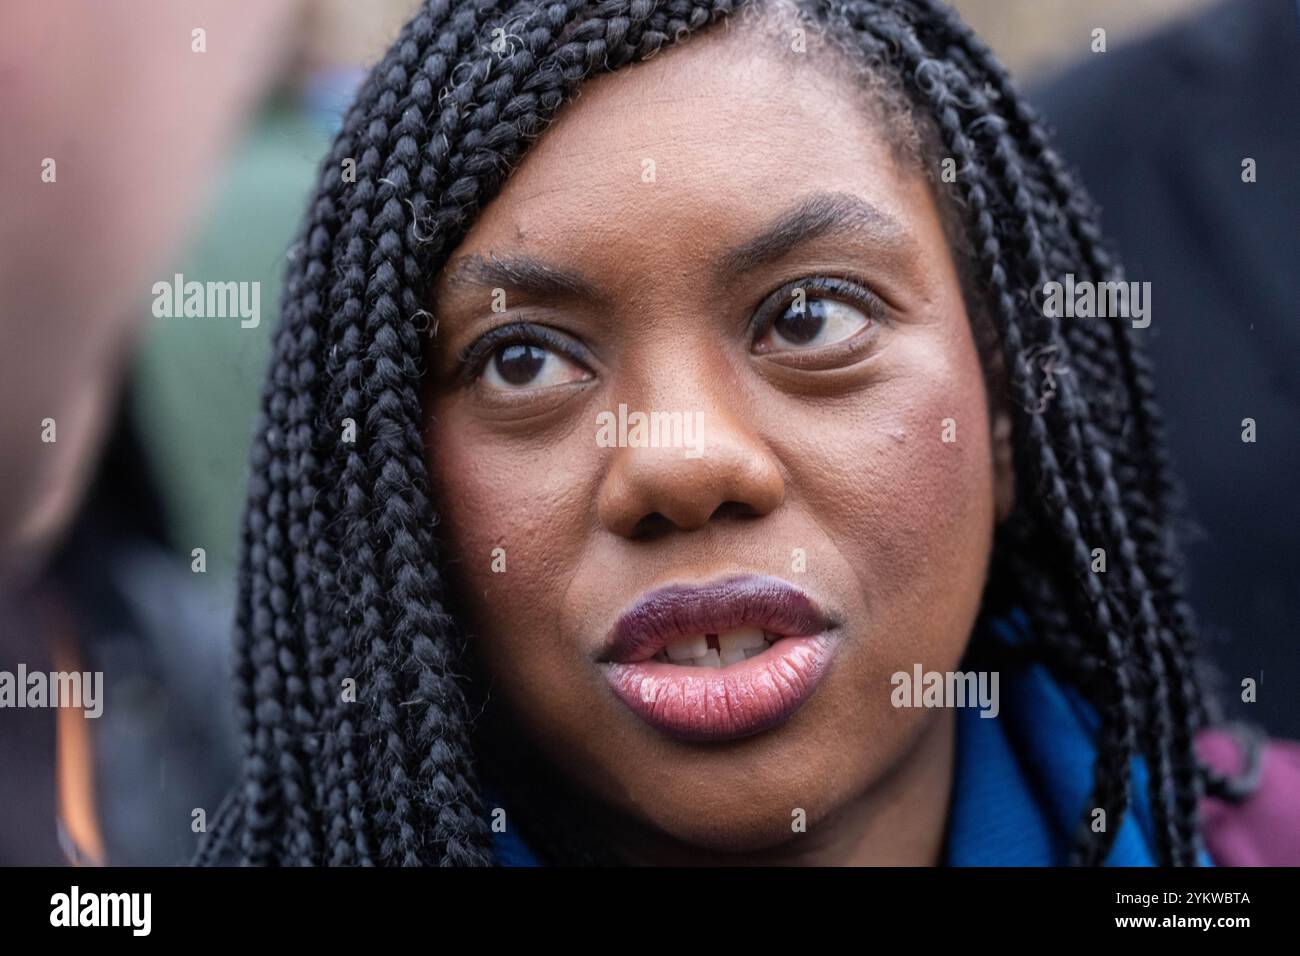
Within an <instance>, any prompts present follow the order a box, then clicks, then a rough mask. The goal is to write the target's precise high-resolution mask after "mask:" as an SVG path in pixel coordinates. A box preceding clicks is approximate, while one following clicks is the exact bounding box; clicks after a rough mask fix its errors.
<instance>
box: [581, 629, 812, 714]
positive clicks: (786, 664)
mask: <svg viewBox="0 0 1300 956" xmlns="http://www.w3.org/2000/svg"><path fill="white" fill-rule="evenodd" d="M830 657H831V640H830V637H829V636H828V635H826V634H817V635H814V636H812V637H786V638H782V639H781V640H779V641H777V642H776V643H775V644H773V645H772V646H771V647H769V648H768V649H767V650H765V651H764V652H763V653H762V654H758V655H756V656H754V657H751V658H749V659H748V660H744V661H739V662H737V663H735V664H730V665H728V666H727V667H689V666H687V667H683V666H681V665H678V664H665V663H664V662H662V661H639V662H637V663H635V664H619V663H606V664H603V665H601V666H602V667H603V668H604V671H605V677H606V679H607V680H608V681H609V683H610V686H611V687H612V688H613V689H614V693H615V694H617V695H618V697H619V699H620V700H622V701H623V703H625V704H627V706H628V707H629V708H631V710H632V712H633V713H634V714H636V715H637V716H638V717H640V718H641V719H642V720H644V721H645V722H646V723H648V724H650V725H651V726H652V727H656V728H658V729H659V730H662V731H664V732H665V733H668V734H671V735H672V736H674V737H678V738H680V739H682V740H730V739H732V738H735V737H747V736H749V735H750V734H756V733H760V732H761V731H764V730H768V729H770V728H772V727H775V726H777V725H778V724H781V723H784V722H785V721H786V720H788V719H789V718H790V716H791V715H792V714H793V713H794V712H795V711H796V710H798V709H799V708H800V707H802V706H803V704H804V702H805V701H806V700H808V698H809V697H811V696H812V693H813V691H815V690H816V689H817V685H818V684H819V683H821V679H822V678H823V677H824V676H825V674H826V665H827V664H828V663H829V662H830Z"/></svg>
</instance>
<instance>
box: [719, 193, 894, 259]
mask: <svg viewBox="0 0 1300 956" xmlns="http://www.w3.org/2000/svg"><path fill="white" fill-rule="evenodd" d="M843 232H854V233H858V234H859V235H862V236H863V237H864V238H866V239H868V240H869V241H871V242H873V243H878V244H881V245H891V246H901V245H902V244H903V243H904V241H905V240H906V237H907V231H906V230H905V229H904V228H903V226H902V224H901V223H899V222H898V220H896V219H894V218H893V217H892V216H890V215H889V214H887V213H886V212H884V211H883V210H881V209H880V208H878V207H876V206H873V205H872V204H871V203H869V202H867V201H866V200H865V199H863V198H861V197H860V196H855V195H853V194H852V193H845V192H820V193H813V194H812V195H810V196H807V197H806V198H804V199H803V200H802V201H801V202H799V203H798V204H797V205H795V206H794V207H793V208H791V209H789V210H788V211H786V212H785V213H783V214H782V215H780V216H778V217H777V219H776V220H775V221H774V222H773V223H772V225H770V226H768V228H766V229H765V230H763V232H762V233H760V234H759V235H757V236H755V237H754V238H753V239H750V240H749V241H747V242H745V243H744V244H742V245H740V246H738V247H737V248H735V249H732V250H730V251H728V252H725V253H723V254H722V255H721V256H720V257H719V259H718V269H719V271H720V272H722V273H726V272H751V271H753V270H754V269H757V268H759V267H760V266H764V265H767V264H769V263H772V262H775V261H776V260H778V259H780V258H781V257H782V256H785V255H787V254H788V253H789V252H790V251H791V250H793V249H794V248H795V247H797V246H799V245H801V244H803V243H806V242H811V241H812V240H814V239H817V238H820V237H822V236H825V235H830V234H835V233H843Z"/></svg>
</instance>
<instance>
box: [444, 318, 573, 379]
mask: <svg viewBox="0 0 1300 956" xmlns="http://www.w3.org/2000/svg"><path fill="white" fill-rule="evenodd" d="M506 345H536V346H540V347H542V348H547V349H550V350H551V351H553V352H558V353H559V354H561V355H563V356H564V357H565V358H568V359H571V360H572V361H574V362H576V363H577V364H578V365H581V366H583V367H584V368H587V367H588V366H589V363H588V360H587V351H586V350H585V349H583V348H582V347H581V346H579V345H578V344H577V343H576V342H575V341H574V340H573V339H571V338H570V337H569V336H567V335H564V334H563V333H561V332H557V331H556V330H555V329H552V328H549V327H548V326H545V325H536V324H534V323H532V322H511V323H509V324H507V325H499V326H497V327H496V328H494V329H489V330H488V331H487V332H485V333H483V335H482V336H480V337H479V338H478V339H476V340H475V341H474V342H472V343H470V345H469V346H467V347H466V348H465V349H463V350H462V351H461V353H460V355H459V357H458V359H457V364H458V365H459V376H460V378H461V379H462V381H464V382H465V383H469V382H472V381H473V380H475V379H477V378H478V377H479V376H480V375H482V374H483V369H484V367H485V366H486V365H487V363H488V360H489V359H491V358H492V356H493V355H494V354H495V353H496V351H497V349H500V348H502V347H503V346H506Z"/></svg>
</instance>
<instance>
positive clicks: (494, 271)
mask: <svg viewBox="0 0 1300 956" xmlns="http://www.w3.org/2000/svg"><path fill="white" fill-rule="evenodd" d="M847 232H852V233H857V234H859V235H861V236H863V237H864V238H866V239H867V240H869V241H871V242H873V243H877V244H881V245H890V246H896V247H897V246H902V245H903V244H904V242H905V241H906V238H907V231H906V230H905V229H904V228H903V226H902V224H901V223H899V222H898V220H896V219H894V218H893V217H892V216H890V215H888V214H887V213H885V212H884V211H883V210H881V209H879V208H878V207H876V206H874V205H872V204H871V203H869V202H867V201H866V200H865V199H862V198H861V197H859V196H855V195H853V194H852V193H846V192H818V193H813V194H811V195H809V196H806V197H804V199H802V200H800V201H799V202H798V203H797V204H795V205H794V206H793V207H791V208H790V209H788V210H787V211H786V212H784V213H782V214H781V215H780V216H778V217H777V218H776V219H775V220H774V221H773V222H772V224H771V225H769V226H768V227H767V228H766V229H764V230H763V231H762V232H761V233H759V234H758V235H757V236H755V237H753V238H752V239H749V240H746V241H745V242H744V243H742V244H741V245H739V246H737V247H735V248H732V249H729V250H727V251H726V252H724V253H722V254H721V255H719V256H718V257H717V259H716V261H715V269H716V272H717V273H718V275H719V276H723V277H725V276H727V275H729V274H731V273H738V272H739V273H743V272H752V271H753V270H754V269H757V268H759V267H760V266H764V265H767V264H769V263H772V262H775V261H777V260H779V259H780V258H781V257H783V256H785V255H787V254H788V253H789V252H791V251H792V250H793V249H795V248H796V247H797V246H799V245H801V244H803V243H807V242H811V241H812V240H814V239H817V238H820V237H822V236H826V235H832V234H837V233H847ZM445 282H446V284H447V288H448V290H451V289H455V288H458V287H462V286H480V287H483V286H487V287H490V288H510V289H514V290H515V291H517V292H521V293H524V294H526V295H531V296H534V297H536V298H539V299H555V298H560V299H588V300H606V301H608V299H609V296H608V294H607V293H606V292H605V291H604V290H603V289H602V288H601V286H599V285H598V284H597V283H595V282H593V281H591V280H590V279H588V278H586V277H585V276H583V275H582V274H581V273H578V272H574V271H572V270H569V269H563V268H561V267H559V266H555V265H552V264H551V263H548V262H545V261H543V260H541V259H538V258H535V257H533V256H529V255H518V256H499V255H497V254H496V253H491V252H490V253H488V254H486V255H472V256H466V257H465V258H463V259H460V260H458V261H457V262H456V263H455V264H454V265H453V266H452V267H451V269H450V271H449V272H448V273H447V275H446V276H445Z"/></svg>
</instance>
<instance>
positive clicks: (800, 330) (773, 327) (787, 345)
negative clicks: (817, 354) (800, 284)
mask: <svg viewBox="0 0 1300 956" xmlns="http://www.w3.org/2000/svg"><path fill="white" fill-rule="evenodd" d="M787 298H789V300H790V301H789V302H788V303H786V304H785V306H784V307H783V308H781V310H780V311H779V312H777V313H776V316H775V318H773V319H771V320H770V321H768V322H767V323H766V328H765V330H764V331H763V334H762V335H761V336H759V337H758V338H757V339H756V340H755V342H754V349H755V351H757V352H760V353H765V352H790V351H812V350H814V349H819V348H823V347H825V346H828V345H836V344H838V343H841V342H844V341H847V340H848V339H851V338H853V336H854V335H856V334H857V333H858V332H860V331H862V330H863V329H864V328H866V327H868V326H870V325H871V324H872V322H873V319H872V318H871V317H870V316H869V315H867V314H866V313H865V312H864V311H863V310H862V309H859V308H857V307H856V306H853V305H850V304H848V303H847V302H843V301H841V300H840V299H832V298H828V297H826V296H825V295H818V294H815V290H809V289H802V288H801V289H796V290H795V294H794V295H793V296H792V297H791V296H787Z"/></svg>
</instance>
